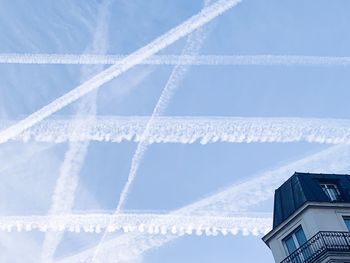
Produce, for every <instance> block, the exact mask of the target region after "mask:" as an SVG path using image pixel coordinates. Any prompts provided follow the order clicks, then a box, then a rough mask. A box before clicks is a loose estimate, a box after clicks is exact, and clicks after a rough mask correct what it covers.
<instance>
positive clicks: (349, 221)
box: [344, 217, 350, 231]
mask: <svg viewBox="0 0 350 263" xmlns="http://www.w3.org/2000/svg"><path fill="white" fill-rule="evenodd" d="M344 222H345V225H346V227H347V228H348V230H349V231H350V217H344Z"/></svg>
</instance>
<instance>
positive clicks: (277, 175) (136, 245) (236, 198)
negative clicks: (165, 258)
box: [58, 145, 350, 263]
mask: <svg viewBox="0 0 350 263" xmlns="http://www.w3.org/2000/svg"><path fill="white" fill-rule="evenodd" d="M349 158H350V146H347V145H342V146H333V147H330V148H328V149H326V150H323V151H320V152H318V153H315V154H313V155H309V156H306V157H305V158H302V159H299V160H297V161H294V162H291V163H288V164H285V165H280V166H279V167H276V168H275V169H271V170H268V171H264V172H261V173H258V174H256V175H255V176H253V177H251V178H249V179H247V180H246V181H243V182H239V183H235V184H233V185H232V186H230V187H228V188H227V189H226V190H223V191H221V192H219V193H217V194H213V195H211V196H209V197H206V198H204V199H202V200H199V201H197V202H194V203H193V204H190V205H187V206H185V207H183V208H181V209H178V210H176V211H174V212H172V213H170V214H171V215H193V216H194V215H197V216H201V215H205V216H213V215H214V216H224V217H225V216H230V215H232V214H234V213H239V212H238V211H244V210H246V209H247V208H249V207H252V206H254V205H257V204H258V203H260V202H263V201H266V200H268V199H270V198H272V197H273V192H274V189H276V188H277V187H278V186H279V185H280V184H281V183H283V182H284V181H285V180H286V179H288V177H290V176H291V175H292V174H293V173H294V171H305V172H320V171H322V172H324V173H342V172H348V171H349V169H350V164H349V162H348V160H349ZM270 228H271V225H270ZM270 228H268V229H266V231H267V230H269V229H270ZM177 237H178V236H175V235H161V236H152V238H150V236H149V235H147V234H146V233H143V234H142V233H129V234H128V235H123V236H119V237H117V238H114V239H111V240H109V241H106V242H105V244H103V245H102V246H101V254H102V255H103V258H101V259H100V261H98V263H100V262H113V260H116V259H121V258H131V259H134V258H135V257H139V256H140V255H142V254H143V253H145V252H146V251H148V250H151V249H154V248H157V247H160V246H162V245H164V244H166V243H167V242H170V241H172V240H174V239H175V238H177ZM116 248H120V249H116ZM125 251H127V252H125ZM93 252H94V248H91V249H87V250H85V251H83V252H80V253H78V254H76V255H73V256H70V257H67V258H64V259H62V260H59V261H58V262H59V263H68V262H90V260H91V258H92V255H93Z"/></svg>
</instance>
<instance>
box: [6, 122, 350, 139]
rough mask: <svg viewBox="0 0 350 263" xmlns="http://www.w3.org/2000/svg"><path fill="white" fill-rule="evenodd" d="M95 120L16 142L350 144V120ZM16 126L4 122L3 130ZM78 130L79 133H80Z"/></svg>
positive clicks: (40, 128)
mask: <svg viewBox="0 0 350 263" xmlns="http://www.w3.org/2000/svg"><path fill="white" fill-rule="evenodd" d="M89 119H90V118H87V117H85V118H83V117H77V118H75V119H74V122H73V123H72V122H71V121H70V119H59V118H55V119H50V120H44V121H42V122H41V123H40V124H38V125H36V126H34V127H32V128H30V129H28V130H26V131H24V132H22V133H21V134H20V135H18V136H16V137H14V138H13V139H14V140H18V141H30V140H34V141H38V142H50V143H62V142H67V141H70V142H84V141H90V140H91V141H104V142H115V143H119V142H122V141H135V142H144V143H146V144H147V145H148V144H152V143H183V144H191V143H195V142H200V143H202V144H207V143H215V142H229V143H253V142H262V143H263V142H280V143H288V142H309V143H324V144H349V143H350V120H345V119H308V118H251V117H245V118H239V117H219V116H217V117H213V116H210V117H205V116H201V117H200V116H171V117H169V116H159V117H156V118H153V119H152V123H151V125H150V124H149V123H148V121H149V117H140V116H128V117H125V116H123V117H121V116H104V117H103V116H99V117H97V118H96V119H94V120H91V121H89ZM13 123H15V121H0V127H6V126H9V125H11V124H13ZM76 125H78V126H79V132H76V129H75V127H76ZM145 130H147V134H145Z"/></svg>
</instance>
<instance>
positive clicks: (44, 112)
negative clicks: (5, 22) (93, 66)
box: [0, 0, 239, 143]
mask: <svg viewBox="0 0 350 263" xmlns="http://www.w3.org/2000/svg"><path fill="white" fill-rule="evenodd" d="M238 3H239V0H219V1H217V2H215V3H214V4H212V5H210V6H208V7H206V8H204V9H203V10H202V11H201V12H200V13H198V14H196V15H194V16H192V17H191V18H189V19H188V20H186V21H185V22H183V23H181V24H180V25H179V26H177V27H175V28H173V29H171V30H169V31H168V32H167V33H165V34H164V35H162V36H160V37H158V38H157V39H155V40H154V41H152V42H151V43H149V44H148V45H146V46H144V47H142V48H140V49H139V50H137V51H135V52H134V53H132V54H131V55H129V56H127V57H126V58H125V59H123V61H122V62H121V63H120V64H118V65H113V66H111V67H109V68H107V69H106V70H104V71H102V72H101V73H99V74H97V75H95V76H94V77H92V78H91V79H89V80H87V81H86V82H84V83H83V84H81V85H79V86H78V87H76V88H74V89H73V90H71V91H70V92H68V93H66V94H65V95H63V96H61V97H59V98H58V99H56V100H54V101H53V102H51V103H50V104H48V105H46V106H45V107H43V108H41V109H40V110H38V111H36V112H34V113H33V114H32V115H30V116H28V117H27V118H25V119H23V120H21V121H19V122H18V123H16V124H15V125H13V126H11V127H9V128H7V129H5V130H3V131H0V143H4V142H6V141H8V140H9V139H11V138H13V137H15V136H17V135H18V134H20V133H21V132H23V131H24V130H26V129H28V128H30V127H32V126H33V125H35V124H36V123H38V122H40V121H42V120H43V119H45V118H47V117H48V116H50V115H52V114H53V113H55V112H57V111H59V110H60V109H62V108H63V107H65V106H67V105H68V104H70V103H72V102H74V101H76V100H78V99H80V98H81V97H83V96H84V95H86V94H88V93H90V92H92V91H94V90H96V89H98V88H99V87H100V86H101V85H103V84H105V83H106V82H108V81H110V80H112V79H113V78H115V77H117V76H119V75H121V74H122V73H124V72H125V71H127V70H129V69H130V68H132V67H134V66H135V65H137V64H139V63H140V62H141V61H143V60H144V59H146V58H148V57H150V56H152V55H154V54H155V53H157V52H158V51H160V50H162V49H164V48H165V47H167V46H169V45H170V44H172V43H174V42H175V41H177V40H179V39H180V38H182V37H184V36H186V35H188V34H190V33H191V32H192V31H194V30H195V29H197V28H199V27H201V26H203V25H204V24H206V23H208V22H209V21H211V20H213V19H214V18H216V17H217V16H219V15H221V14H222V13H224V12H226V11H228V10H229V9H231V8H232V7H234V6H235V5H237V4H238Z"/></svg>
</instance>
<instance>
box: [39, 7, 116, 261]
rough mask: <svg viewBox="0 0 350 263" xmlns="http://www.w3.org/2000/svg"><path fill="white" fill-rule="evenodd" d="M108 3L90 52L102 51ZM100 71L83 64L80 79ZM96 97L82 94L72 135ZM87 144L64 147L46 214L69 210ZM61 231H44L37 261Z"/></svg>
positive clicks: (46, 256) (48, 253) (49, 255)
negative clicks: (78, 119) (64, 152)
mask: <svg viewBox="0 0 350 263" xmlns="http://www.w3.org/2000/svg"><path fill="white" fill-rule="evenodd" d="M109 5H110V2H109V1H105V2H104V3H103V4H101V6H100V7H99V9H100V10H99V12H98V14H97V26H96V29H95V33H94V37H93V44H92V46H91V47H90V48H89V50H91V51H92V52H106V51H107V42H108V41H107V40H108V37H107V36H108V23H107V21H106V20H107V18H108V8H109ZM102 70H103V66H102V65H97V66H86V65H84V66H83V67H82V68H81V72H80V75H81V76H80V79H81V81H82V82H83V81H85V80H86V79H88V78H90V77H91V75H94V74H97V73H98V72H100V71H102ZM96 96H97V93H96V92H93V93H91V94H89V96H86V97H84V98H83V99H82V100H81V101H80V103H79V105H78V109H77V113H76V116H74V117H73V119H72V120H71V121H70V123H71V127H72V132H73V134H76V135H77V134H80V130H81V126H80V122H77V121H75V120H76V119H77V118H82V117H81V116H82V115H83V116H88V117H87V118H85V121H86V122H87V123H93V122H94V120H95V115H96V108H97V105H96ZM88 147H89V141H88V140H85V141H79V142H74V141H70V142H69V145H68V150H67V152H66V154H65V157H64V161H63V163H62V165H61V167H60V173H59V176H58V179H57V182H56V185H55V189H54V193H53V196H52V202H51V206H50V209H49V215H62V214H69V213H71V211H72V208H73V205H74V200H75V193H76V188H77V185H78V181H79V173H80V171H81V168H82V166H83V163H84V160H85V156H86V154H87V151H88ZM63 234H64V232H63V231H61V232H47V233H46V234H45V238H44V243H43V249H42V251H41V261H42V262H43V263H48V262H52V261H53V258H54V254H55V251H56V249H57V247H58V245H59V243H60V242H61V240H62V238H63Z"/></svg>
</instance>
